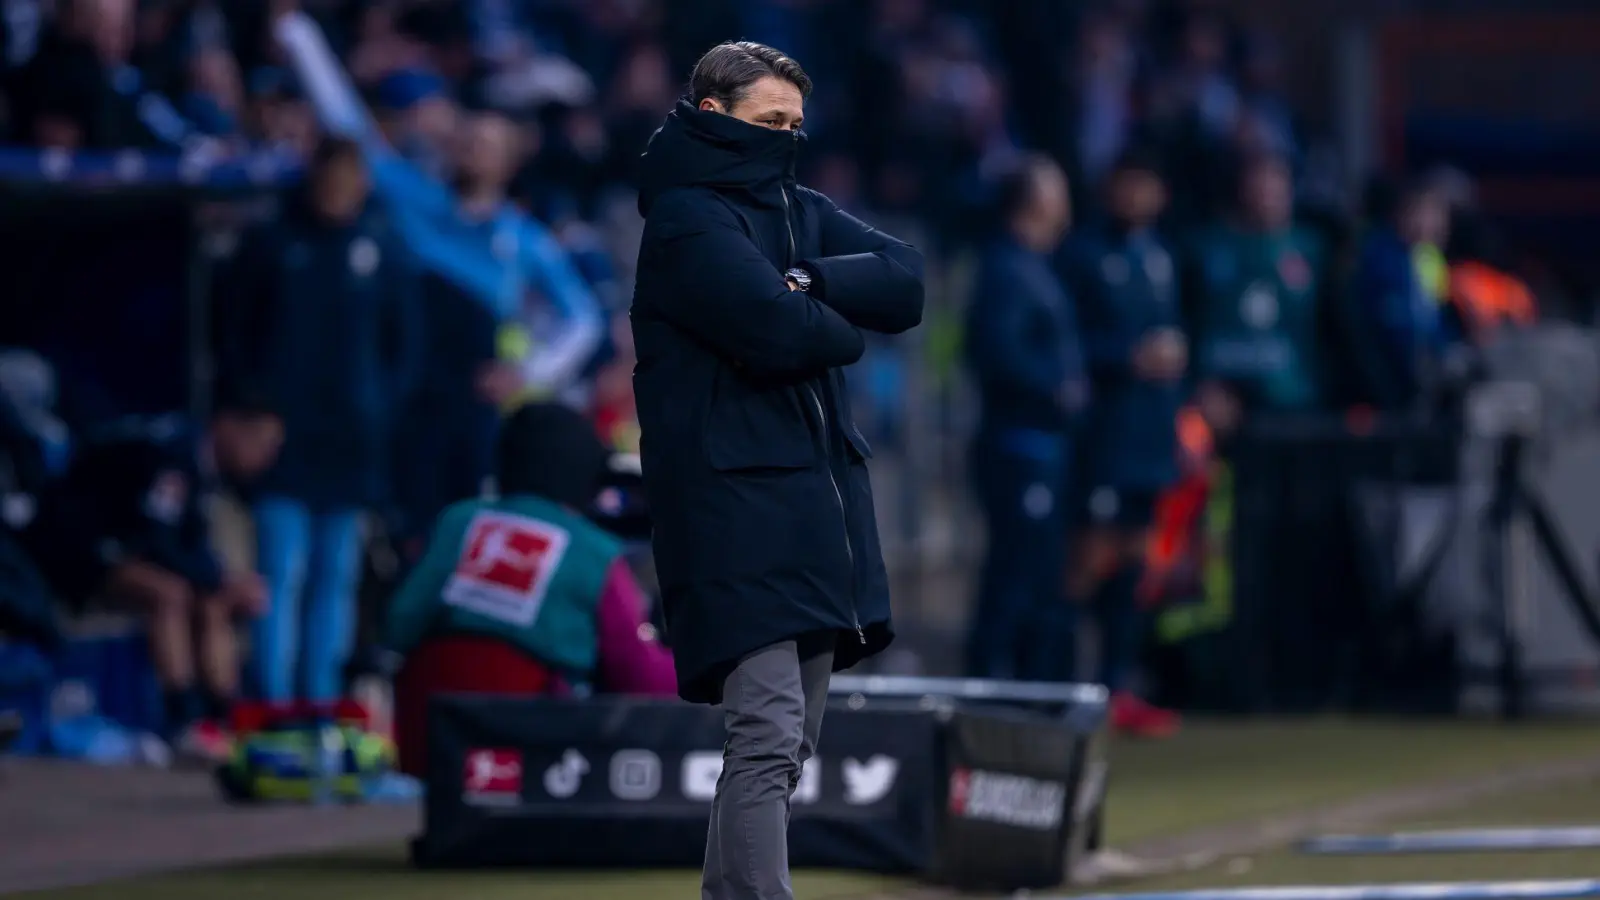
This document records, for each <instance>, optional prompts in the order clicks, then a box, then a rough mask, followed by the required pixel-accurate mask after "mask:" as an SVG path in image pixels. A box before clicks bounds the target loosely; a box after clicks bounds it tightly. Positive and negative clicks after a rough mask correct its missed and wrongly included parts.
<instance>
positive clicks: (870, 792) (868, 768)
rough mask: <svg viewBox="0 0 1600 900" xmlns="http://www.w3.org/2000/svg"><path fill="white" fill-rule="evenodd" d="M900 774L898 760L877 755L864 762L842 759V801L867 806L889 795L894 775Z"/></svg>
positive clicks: (852, 804)
mask: <svg viewBox="0 0 1600 900" xmlns="http://www.w3.org/2000/svg"><path fill="white" fill-rule="evenodd" d="M898 774H900V761H899V760H897V759H895V758H893V757H889V756H883V755H881V754H880V755H878V756H874V757H872V758H871V759H868V760H867V761H866V762H861V761H859V760H856V759H846V760H845V761H844V802H846V803H848V804H850V805H851V806H869V805H871V804H873V803H877V802H878V801H879V800H882V799H883V798H884V797H887V796H888V795H889V791H890V790H891V789H893V788H894V779H895V776H896V775H898Z"/></svg>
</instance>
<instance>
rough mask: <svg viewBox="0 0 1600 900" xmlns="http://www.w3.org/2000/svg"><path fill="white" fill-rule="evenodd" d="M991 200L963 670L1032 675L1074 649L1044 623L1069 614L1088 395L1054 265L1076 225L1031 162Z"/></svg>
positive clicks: (1059, 191) (974, 354)
mask: <svg viewBox="0 0 1600 900" xmlns="http://www.w3.org/2000/svg"><path fill="white" fill-rule="evenodd" d="M996 199H997V203H996V207H997V210H998V212H999V213H1000V217H1001V221H1002V222H1003V225H1004V230H1003V231H1002V232H1001V234H1000V235H999V236H998V237H997V238H996V239H995V240H994V241H993V242H992V243H991V244H990V245H989V247H988V248H987V249H986V250H985V252H984V255H983V260H982V263H981V266H980V268H979V273H978V280H977V288H976V291H975V292H974V296H973V300H972V304H971V306H970V307H969V308H968V310H967V319H966V356H967V363H968V366H969V368H970V369H971V372H972V375H973V377H974V379H975V380H976V382H977V386H978V396H979V400H980V404H981V407H982V414H981V418H980V420H979V426H978V432H977V435H976V437H975V439H974V440H973V443H972V449H971V454H970V463H971V468H972V478H973V486H974V487H975V489H976V491H977V495H978V501H979V504H980V505H981V506H982V507H983V511H984V517H985V520H986V523H987V528H988V552H987V555H986V557H985V560H984V564H983V574H982V575H981V576H980V579H981V580H980V582H979V586H978V599H977V604H976V607H975V608H974V611H973V615H972V622H971V625H970V626H969V628H968V632H967V672H968V674H970V675H972V676H974V677H979V678H1016V677H1023V678H1038V677H1043V676H1044V675H1045V670H1046V668H1048V667H1051V666H1053V664H1054V663H1053V662H1052V661H1051V660H1049V659H1045V658H1041V657H1054V658H1055V659H1056V660H1059V659H1060V657H1061V656H1063V655H1070V648H1071V644H1072V641H1073V638H1072V635H1071V633H1070V628H1069V627H1062V626H1061V625H1060V624H1057V625H1050V624H1047V623H1048V621H1049V619H1050V618H1052V615H1053V614H1054V616H1055V617H1056V618H1059V613H1060V612H1062V611H1063V610H1064V609H1065V598H1064V592H1063V589H1062V569H1063V566H1064V564H1065V558H1064V555H1063V554H1064V550H1065V546H1066V523H1067V518H1066V500H1065V498H1066V495H1067V488H1068V484H1067V477H1066V476H1067V471H1068V467H1069V457H1070V451H1071V440H1070V438H1069V430H1070V426H1071V424H1072V421H1073V418H1074V416H1075V415H1076V414H1077V413H1078V412H1079V411H1080V410H1081V409H1082V407H1083V405H1084V403H1085V401H1086V400H1087V396H1088V394H1087V384H1086V381H1085V378H1084V370H1083V360H1082V351H1081V349H1080V347H1079V343H1078V331H1077V325H1076V322H1075V318H1074V313H1073V309H1072V303H1071V300H1070V298H1069V296H1068V294H1067V292H1066V291H1065V290H1064V289H1063V287H1062V284H1061V282H1060V280H1059V279H1058V278H1057V275H1056V272H1055V271H1054V270H1053V269H1052V268H1051V265H1050V259H1051V255H1052V254H1053V253H1055V251H1056V248H1057V246H1058V245H1059V244H1060V242H1061V238H1062V236H1063V235H1065V234H1066V230H1067V226H1068V222H1069V219H1070V216H1071V211H1070V201H1069V199H1068V194H1067V179H1066V177H1065V176H1064V175H1063V174H1062V173H1061V169H1060V167H1058V166H1057V165H1056V164H1055V163H1054V162H1051V161H1050V160H1049V159H1046V158H1035V159H1030V160H1028V161H1026V162H1025V163H1024V164H1022V165H1020V166H1018V167H1017V168H1016V169H1014V170H1012V171H1010V172H1008V173H1006V174H1005V175H1004V176H1003V177H1002V178H1001V179H1000V182H999V184H998V192H997V198H996ZM1041 616H1042V617H1043V621H1041V620H1040V617H1041ZM1031 635H1038V636H1040V637H1042V638H1045V639H1046V643H1050V644H1054V645H1055V646H1054V648H1053V652H1047V651H1046V648H1045V647H1043V646H1040V645H1039V644H1036V643H1035V642H1034V641H1032V640H1031V639H1030V636H1031ZM1036 650H1037V651H1038V652H1036Z"/></svg>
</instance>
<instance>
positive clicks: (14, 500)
mask: <svg viewBox="0 0 1600 900" xmlns="http://www.w3.org/2000/svg"><path fill="white" fill-rule="evenodd" d="M5 387H6V385H4V384H0V636H4V637H6V638H10V639H13V640H24V641H33V642H35V643H37V644H39V645H40V646H43V647H46V648H53V647H54V646H55V645H56V644H58V643H59V641H60V638H61V635H60V630H59V628H58V627H57V624H56V610H55V606H54V602H53V601H54V597H53V596H52V595H51V591H50V588H49V586H48V585H47V584H46V583H45V580H44V576H43V575H42V574H40V572H39V569H38V566H37V565H36V564H35V563H34V561H33V560H32V559H31V558H30V557H29V556H28V554H27V553H26V552H25V551H24V545H23V543H22V540H21V534H22V532H23V530H24V529H26V528H27V527H28V526H29V525H31V524H32V523H33V520H34V517H35V516H36V515H37V514H38V507H39V494H40V493H41V492H42V491H43V490H44V488H45V484H46V479H47V471H46V464H45V459H44V454H43V453H42V452H41V449H40V446H39V441H38V438H37V430H36V429H35V428H34V427H33V426H32V425H30V424H29V423H28V422H27V418H28V416H27V414H26V413H25V412H24V411H23V410H22V409H20V408H19V405H18V404H17V403H16V402H15V401H14V400H13V398H12V395H11V392H10V391H9V390H6V389H5Z"/></svg>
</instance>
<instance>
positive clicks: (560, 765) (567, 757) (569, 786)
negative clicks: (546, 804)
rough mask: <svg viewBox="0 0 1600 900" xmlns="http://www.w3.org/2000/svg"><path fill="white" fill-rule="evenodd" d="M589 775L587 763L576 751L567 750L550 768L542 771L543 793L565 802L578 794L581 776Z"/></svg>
mask: <svg viewBox="0 0 1600 900" xmlns="http://www.w3.org/2000/svg"><path fill="white" fill-rule="evenodd" d="M587 774H589V761H588V760H587V759H584V758H583V754H582V753H579V752H578V751H576V750H568V751H567V752H566V753H564V754H562V755H561V759H560V760H558V761H557V762H556V763H555V764H554V765H552V766H551V767H550V768H548V769H545V770H544V789H545V793H547V794H549V795H550V796H552V797H554V798H556V799H557V800H565V799H567V798H569V797H571V796H572V795H574V794H576V793H578V788H579V786H581V785H582V784H583V776H585V775H587Z"/></svg>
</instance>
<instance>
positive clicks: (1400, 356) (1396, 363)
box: [1355, 182, 1450, 408]
mask: <svg viewBox="0 0 1600 900" xmlns="http://www.w3.org/2000/svg"><path fill="white" fill-rule="evenodd" d="M1385 212H1386V213H1387V215H1386V216H1385V217H1384V219H1382V220H1380V221H1379V222H1378V223H1377V225H1376V226H1375V227H1374V228H1373V229H1372V230H1371V231H1370V232H1369V233H1368V234H1367V235H1366V237H1365V238H1364V239H1363V241H1362V243H1361V251H1360V256H1359V258H1358V260H1357V263H1356V291H1355V302H1356V305H1357V312H1358V314H1359V315H1360V317H1361V320H1362V321H1363V323H1364V324H1365V325H1366V326H1367V328H1368V331H1367V333H1368V334H1370V335H1371V336H1372V338H1373V340H1372V342H1371V343H1372V351H1371V355H1372V356H1373V357H1374V358H1375V359H1376V361H1377V362H1378V363H1379V367H1378V368H1379V371H1380V372H1381V373H1382V376H1383V377H1382V381H1383V384H1382V385H1381V388H1382V399H1383V400H1384V401H1385V403H1384V405H1385V406H1387V407H1391V408H1404V407H1407V406H1410V405H1411V404H1412V403H1413V402H1415V398H1416V396H1417V394H1418V391H1419V390H1420V389H1421V384H1422V381H1423V374H1424V372H1425V371H1426V370H1427V368H1428V366H1429V364H1430V363H1436V362H1437V361H1438V359H1439V357H1440V356H1441V355H1442V354H1443V353H1444V350H1445V348H1446V346H1447V345H1448V344H1449V337H1450V334H1449V331H1450V329H1449V325H1448V317H1447V316H1446V314H1445V309H1446V307H1445V303H1444V299H1443V297H1442V296H1441V295H1440V294H1436V293H1435V292H1434V291H1431V290H1430V289H1429V285H1428V284H1427V279H1426V278H1425V277H1424V272H1425V271H1426V269H1425V267H1424V265H1423V264H1421V263H1419V260H1424V261H1425V260H1426V259H1427V254H1429V253H1432V254H1435V255H1438V254H1439V252H1440V248H1441V247H1443V245H1444V243H1445V238H1446V236H1447V234H1448V229H1449V223H1450V212H1449V207H1448V205H1447V204H1446V202H1445V199H1444V197H1443V196H1442V195H1440V193H1439V192H1438V191H1437V190H1435V189H1434V188H1433V186H1432V185H1430V184H1428V183H1426V182H1417V183H1413V184H1408V185H1405V186H1404V188H1403V189H1402V191H1401V193H1400V196H1399V197H1398V198H1397V201H1396V202H1395V204H1394V208H1393V209H1392V210H1386V211H1385ZM1438 258H1439V260H1440V268H1441V269H1442V267H1443V262H1442V260H1443V257H1442V256H1439V257H1438Z"/></svg>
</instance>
